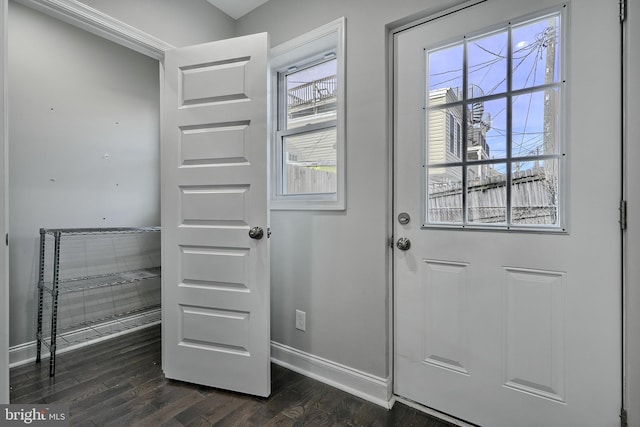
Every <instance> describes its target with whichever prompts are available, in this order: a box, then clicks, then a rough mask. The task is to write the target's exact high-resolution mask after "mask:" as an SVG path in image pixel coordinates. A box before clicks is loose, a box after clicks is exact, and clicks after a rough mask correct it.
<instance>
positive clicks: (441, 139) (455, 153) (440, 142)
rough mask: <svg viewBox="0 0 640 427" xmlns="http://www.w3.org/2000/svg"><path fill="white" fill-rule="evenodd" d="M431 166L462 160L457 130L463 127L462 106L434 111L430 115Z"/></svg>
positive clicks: (429, 154)
mask: <svg viewBox="0 0 640 427" xmlns="http://www.w3.org/2000/svg"><path fill="white" fill-rule="evenodd" d="M427 120H428V125H427V127H428V129H427V132H428V138H429V153H428V156H429V164H430V165H434V164H440V163H447V162H455V161H459V160H460V157H461V156H460V154H461V153H460V151H461V149H460V148H458V140H457V138H458V137H459V135H460V133H459V132H458V134H457V135H458V136H456V129H457V128H458V126H461V125H462V106H457V107H450V108H441V109H434V110H431V111H429V114H428V119H427Z"/></svg>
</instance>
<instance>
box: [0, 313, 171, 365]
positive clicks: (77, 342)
mask: <svg viewBox="0 0 640 427" xmlns="http://www.w3.org/2000/svg"><path fill="white" fill-rule="evenodd" d="M158 324H160V309H158V310H152V311H148V312H145V313H141V314H137V315H134V316H130V317H126V318H122V319H118V320H114V321H111V322H106V323H102V324H100V325H95V326H92V327H90V328H83V329H79V330H75V331H71V332H67V333H65V334H62V335H60V336H59V337H58V350H57V351H56V355H59V354H63V353H66V352H67V351H71V350H76V349H78V348H82V347H86V346H89V345H92V344H96V343H99V342H101V341H106V340H109V339H112V338H115V337H119V336H121V335H125V334H129V333H131V332H135V331H139V330H141V329H144V328H148V327H150V326H154V325H158ZM116 325H121V327H120V328H117V331H116V332H110V331H111V330H113V329H114V327H115V326H116ZM118 329H119V330H118ZM87 336H89V338H87ZM67 343H69V344H67ZM36 345H37V344H36V341H30V342H26V343H24V344H19V345H15V346H13V347H10V348H9V368H15V367H17V366H22V365H26V364H27V363H33V362H35V360H36V354H37V350H36ZM48 357H49V350H48V349H47V347H46V346H42V354H41V358H43V359H44V358H48Z"/></svg>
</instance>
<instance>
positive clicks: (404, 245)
mask: <svg viewBox="0 0 640 427" xmlns="http://www.w3.org/2000/svg"><path fill="white" fill-rule="evenodd" d="M396 246H397V247H398V249H400V250H401V251H408V250H409V248H410V247H411V240H409V239H407V238H406V237H401V238H399V239H398V242H397V243H396Z"/></svg>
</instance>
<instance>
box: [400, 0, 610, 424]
mask: <svg viewBox="0 0 640 427" xmlns="http://www.w3.org/2000/svg"><path fill="white" fill-rule="evenodd" d="M532 20H533V21H532ZM618 31H619V23H618V15H617V2H603V1H600V0H574V1H571V2H567V3H565V4H563V3H557V2H555V0H552V1H536V2H531V1H526V0H489V1H486V2H484V3H481V4H478V5H475V6H472V7H469V8H466V9H463V10H460V11H457V12H455V13H451V14H448V15H445V16H442V17H440V18H438V19H434V20H431V21H429V22H427V23H423V24H420V25H417V26H414V27H411V28H408V29H406V30H403V31H399V32H397V33H396V34H395V35H394V52H395V58H394V152H395V155H394V162H395V164H394V239H395V243H394V301H395V302H394V304H395V306H394V313H395V322H394V325H395V350H394V351H395V358H394V360H395V367H394V370H395V393H396V394H397V395H399V396H402V397H404V398H407V399H410V400H412V401H415V402H419V403H420V404H422V405H425V406H427V407H430V408H433V409H435V410H437V411H440V412H443V413H446V414H449V415H452V416H454V417H458V418H460V419H463V420H467V421H469V422H472V423H474V424H478V425H482V426H492V427H524V426H530V427H534V426H581V427H588V426H592V427H602V426H610V427H612V426H617V425H620V419H619V414H620V407H621V371H620V363H621V303H620V280H621V278H620V275H621V271H620V263H621V249H620V231H619V224H618V203H619V194H620V168H621V165H620V148H619V135H620V131H619V123H620V114H621V113H620V108H619V105H620V98H619V96H620V94H619V91H620V89H619V87H620V80H619V71H618V64H619V51H620V47H619V32H618ZM498 41H499V43H498ZM494 42H495V43H494ZM509 51H510V52H511V53H510V54H509ZM447 55H450V57H456V58H457V59H455V61H453V62H451V63H450V64H449V65H447V64H446V63H445V61H446V58H445V57H446V56H447ZM456 55H457V56H456ZM449 59H451V58H449ZM456 61H457V62H456ZM451 64H453V65H451ZM509 70H511V71H509ZM536 79H537V80H536ZM473 99H475V101H472V100H473ZM550 100H551V101H550ZM560 100H561V101H560ZM443 105H447V107H446V108H445V107H443ZM550 135H552V136H550ZM427 140H428V141H429V144H430V145H427V142H426V141H427ZM438 141H440V142H438ZM550 141H553V142H550ZM438 143H439V144H440V145H439V146H438V145H437V144H438ZM527 188H528V190H526V189H527ZM524 190H526V192H523V191H524ZM536 192H537V193H536ZM525 193H526V194H527V195H528V198H524V197H521V196H522V194H525ZM536 194H537V196H536ZM536 197H538V199H536ZM401 213H406V214H408V217H409V218H410V220H409V222H408V223H407V222H406V221H405V220H404V218H406V216H405V215H402V217H401V216H400V214H401ZM399 219H402V222H401V221H400V220H399ZM400 239H408V240H409V241H410V243H411V245H410V247H407V245H406V244H405V245H404V246H403V245H402V244H403V243H405V242H406V240H400ZM398 241H399V243H400V246H403V249H404V250H401V249H399V248H397V247H396V243H398Z"/></svg>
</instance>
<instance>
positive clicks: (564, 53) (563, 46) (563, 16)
mask: <svg viewBox="0 0 640 427" xmlns="http://www.w3.org/2000/svg"><path fill="white" fill-rule="evenodd" d="M567 9H568V8H567V7H566V5H560V6H556V7H551V8H547V9H543V10H540V11H538V12H536V13H531V14H527V15H524V16H520V17H518V18H516V19H510V20H508V21H503V22H500V23H498V24H496V25H492V26H489V27H485V28H483V29H480V30H478V31H473V32H469V33H461V34H460V36H459V37H455V38H451V39H449V40H448V41H445V42H442V43H438V44H437V45H432V46H425V48H424V53H425V55H424V57H423V61H425V71H426V72H427V73H428V52H429V51H432V50H436V49H439V48H443V47H446V46H448V45H452V44H455V43H460V42H463V43H464V42H465V41H466V40H469V39H474V38H476V37H483V36H485V35H490V34H492V33H496V32H498V31H501V30H503V29H506V28H509V29H510V28H513V27H517V26H519V25H522V24H526V23H527V22H530V21H535V20H539V19H544V18H545V17H549V16H552V15H558V16H559V18H560V25H559V28H560V31H559V36H560V42H559V44H558V45H559V46H560V52H561V56H560V61H561V66H560V70H559V75H558V83H551V84H542V85H537V86H535V88H529V87H527V88H519V89H515V90H514V89H512V88H510V87H508V88H507V90H505V92H504V93H502V92H501V93H499V94H494V95H486V96H481V97H478V98H474V99H480V100H483V101H490V100H493V99H498V98H503V97H505V96H506V99H507V100H510V99H511V98H512V96H514V95H519V94H521V93H534V92H536V91H540V90H544V89H545V88H554V87H555V88H557V90H558V93H559V100H560V107H559V109H558V116H559V117H560V118H561V119H560V120H559V121H558V123H557V137H558V140H559V141H558V153H557V154H555V155H553V154H552V155H542V156H530V157H531V158H532V159H533V158H534V157H535V159H538V160H550V159H555V160H557V162H558V169H559V170H558V188H557V191H558V211H557V215H558V222H557V224H549V225H544V224H513V223H511V224H509V223H500V224H491V223H474V222H466V223H465V222H464V221H463V222H462V223H453V222H430V221H429V217H428V185H429V178H428V175H429V174H428V168H429V167H430V166H431V167H434V166H442V167H447V166H463V168H464V165H467V166H469V165H485V164H486V165H489V164H495V163H506V164H507V165H508V166H509V165H512V164H513V163H514V162H515V161H517V160H524V161H526V160H528V157H527V156H515V157H513V156H511V155H510V154H509V156H506V157H505V158H504V159H502V158H501V159H487V160H483V161H468V160H467V161H464V162H463V161H459V162H445V163H442V164H436V165H429V160H428V149H429V148H428V145H427V139H426V138H427V135H426V134H425V136H424V138H425V139H424V145H423V150H424V152H423V159H424V161H425V164H424V170H425V174H424V176H423V180H422V181H423V191H422V198H423V203H422V209H423V213H422V216H423V218H422V220H421V222H422V226H421V228H422V229H450V230H478V231H505V232H513V231H517V232H534V233H544V234H568V233H569V226H568V223H567V219H568V211H569V209H570V207H569V197H568V178H569V173H568V168H569V165H568V163H569V162H568V157H569V147H568V138H569V135H568V129H569V124H568V121H569V114H568V112H569V105H568V104H569V96H568V92H569V90H570V84H569V81H568V78H567V76H568V75H569V68H570V58H569V56H570V52H569V51H568V44H569V41H568V26H569V23H568V21H569V19H568V11H567ZM509 33H510V31H509ZM509 40H510V38H509ZM509 43H510V41H509ZM463 60H464V61H466V58H463ZM427 76H428V74H427ZM428 85H429V83H428V78H427V79H423V91H424V94H425V95H424V96H425V100H428V99H429V97H428V94H429V86H428ZM466 102H467V98H466V97H465V99H464V100H462V101H456V102H453V103H451V105H452V106H455V105H464V103H466ZM438 107H442V108H446V107H448V104H443V105H439V106H438ZM424 110H425V111H428V110H429V107H428V106H427V105H426V104H425V107H424ZM423 120H424V129H427V126H428V114H425V115H424V117H423ZM509 120H510V119H509ZM510 126H511V124H510V123H509V124H507V127H508V128H510ZM462 133H463V134H464V132H462ZM463 136H464V135H463ZM466 148H467V144H466V139H465V138H464V137H463V140H462V153H461V155H462V156H464V157H466ZM509 151H511V150H510V149H509ZM546 157H548V159H547V158H546ZM535 159H533V160H535ZM509 175H511V174H510V173H509ZM507 182H511V176H509V178H508V180H507ZM508 185H509V184H507V186H508ZM465 192H466V184H465V185H464V186H463V196H464V193H465ZM507 202H508V203H507V205H506V206H505V207H506V209H510V208H511V201H510V200H508V201H507ZM466 207H467V205H466V202H465V204H463V208H466ZM464 218H465V220H466V214H465V215H464Z"/></svg>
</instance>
